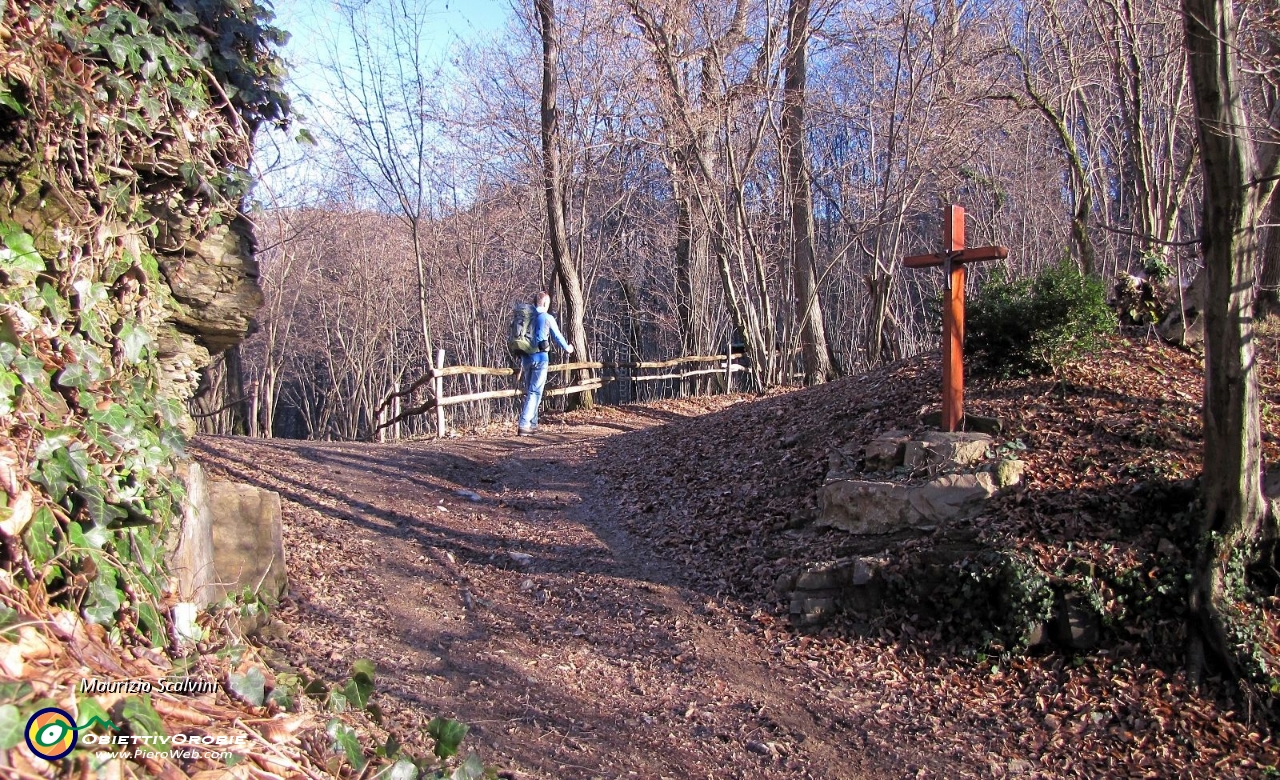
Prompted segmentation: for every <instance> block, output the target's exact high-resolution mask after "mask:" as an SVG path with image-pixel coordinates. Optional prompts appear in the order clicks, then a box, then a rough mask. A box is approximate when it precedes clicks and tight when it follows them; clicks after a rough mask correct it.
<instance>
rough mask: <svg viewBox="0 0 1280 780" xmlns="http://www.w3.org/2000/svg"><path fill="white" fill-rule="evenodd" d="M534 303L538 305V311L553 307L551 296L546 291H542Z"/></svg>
mask: <svg viewBox="0 0 1280 780" xmlns="http://www.w3.org/2000/svg"><path fill="white" fill-rule="evenodd" d="M533 305H534V306H536V307H537V309H538V311H546V310H547V309H549V308H551V296H550V295H547V294H546V293H545V292H540V293H538V297H536V298H534V299H533Z"/></svg>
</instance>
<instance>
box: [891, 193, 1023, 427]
mask: <svg viewBox="0 0 1280 780" xmlns="http://www.w3.org/2000/svg"><path fill="white" fill-rule="evenodd" d="M1008 256H1009V250H1008V249H1006V248H1005V247H1002V246H984V247H975V248H973V249H965V246H964V207H963V206H955V205H952V206H948V207H947V208H946V210H945V211H944V212H943V219H942V251H941V252H936V253H934V254H931V255H912V256H911V257H908V258H906V259H905V260H903V262H902V264H903V265H904V266H906V267H907V268H929V267H931V266H936V265H940V266H942V271H943V285H944V286H945V300H944V301H943V305H942V429H943V430H944V431H948V432H955V431H958V430H960V428H961V426H962V425H963V423H964V287H965V281H966V277H967V273H966V271H965V265H966V264H967V263H976V262H981V261H984V260H1003V259H1004V258H1006V257H1008Z"/></svg>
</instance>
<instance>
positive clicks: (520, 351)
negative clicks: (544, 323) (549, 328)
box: [507, 303, 538, 357]
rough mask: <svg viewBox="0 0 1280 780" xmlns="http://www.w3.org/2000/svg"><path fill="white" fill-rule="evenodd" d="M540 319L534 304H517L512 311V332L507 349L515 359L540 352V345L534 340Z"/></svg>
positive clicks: (508, 335) (509, 335) (509, 334)
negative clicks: (537, 321)
mask: <svg viewBox="0 0 1280 780" xmlns="http://www.w3.org/2000/svg"><path fill="white" fill-rule="evenodd" d="M537 318H538V310H537V309H535V308H534V306H533V304H532V303H517V304H516V305H515V308H513V309H512V310H511V330H510V332H509V333H508V334H507V349H508V350H509V351H510V352H511V354H512V355H514V356H515V357H522V356H524V355H532V354H534V353H536V352H537V351H538V343H537V342H536V341H534V340H533V337H534V333H533V326H534V322H535V321H536V320H537Z"/></svg>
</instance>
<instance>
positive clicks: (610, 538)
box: [196, 402, 953, 778]
mask: <svg viewBox="0 0 1280 780" xmlns="http://www.w3.org/2000/svg"><path fill="white" fill-rule="evenodd" d="M721 403H723V402H721ZM704 410H705V407H700V406H697V405H684V406H682V405H680V404H669V405H667V408H665V409H640V408H636V409H633V410H631V411H629V412H620V411H617V410H606V411H604V412H603V413H602V414H600V415H596V416H595V417H594V421H593V422H590V423H580V424H559V425H546V424H544V426H543V431H544V432H542V433H540V434H539V435H538V436H537V437H535V438H521V439H517V438H514V437H510V436H492V437H474V438H464V439H452V440H445V441H441V442H436V441H429V442H415V443H407V444H398V445H370V444H351V443H317V442H294V441H280V440H276V441H261V440H250V439H243V438H221V437H205V438H201V439H200V440H199V441H198V442H197V444H196V449H197V451H198V453H199V454H200V456H201V459H202V460H203V461H204V462H205V464H206V465H207V466H208V467H209V468H210V470H211V471H212V472H213V473H214V475H215V476H225V477H228V478H231V479H235V480H238V481H243V482H248V483H251V484H256V485H259V486H261V487H265V488H268V489H271V490H275V491H278V492H279V493H280V494H281V496H282V498H283V500H284V517H285V544H286V549H287V554H288V556H289V569H290V577H291V583H292V584H291V597H290V599H289V601H288V603H287V604H286V605H285V606H284V607H283V608H282V609H281V610H280V611H279V612H278V616H279V618H280V620H279V624H278V625H277V627H276V628H275V630H274V632H273V635H272V637H271V638H270V639H269V640H268V641H269V643H270V644H272V645H274V646H275V647H276V649H278V650H280V651H281V654H282V655H283V657H284V658H285V659H287V660H288V661H289V662H290V663H292V664H294V665H297V666H298V667H299V668H301V669H302V670H303V671H304V672H306V673H307V674H308V675H310V676H318V677H321V678H325V679H331V680H339V679H342V678H344V677H345V675H346V674H347V673H348V672H349V669H350V665H351V662H352V661H354V660H356V659H358V658H368V659H371V660H373V661H374V662H375V663H376V664H377V668H378V673H379V678H378V681H377V686H378V694H377V696H376V699H375V700H376V701H377V702H378V703H379V704H380V705H381V707H382V709H383V710H384V711H385V712H386V714H387V722H388V723H389V724H390V726H391V728H392V730H394V731H395V732H396V734H397V736H398V737H399V738H400V739H401V740H402V741H403V742H405V743H406V744H409V745H411V746H412V747H414V748H416V750H417V752H418V753H419V754H425V753H427V752H428V751H429V748H428V745H427V740H426V739H425V735H424V731H425V725H426V723H427V721H428V720H429V719H430V718H431V717H433V716H435V715H444V716H450V717H454V718H457V719H459V720H462V721H464V722H466V723H467V724H469V725H470V727H471V731H470V734H469V735H468V737H467V739H466V741H465V742H464V749H465V748H467V747H469V748H471V749H475V750H476V751H477V752H478V753H479V754H480V755H481V757H482V758H483V759H484V761H485V763H486V764H487V765H492V766H497V767H499V768H501V769H503V770H506V774H507V776H510V777H547V778H552V777H554V778H594V777H609V778H614V777H640V778H661V777H670V778H700V777H708V778H712V777H714V778H724V777H742V778H784V777H785V778H800V777H814V778H862V777H889V776H895V777H901V776H916V772H917V770H920V771H921V773H922V774H927V775H929V776H937V775H943V774H945V775H951V774H953V773H951V772H948V771H947V766H946V764H945V762H942V761H940V760H939V759H934V758H929V759H927V760H922V759H921V758H920V757H919V756H918V755H916V752H917V751H914V750H911V749H904V750H902V751H897V750H895V749H893V748H892V747H891V746H892V745H893V744H894V740H893V738H892V734H891V733H883V734H878V735H877V737H878V738H877V739H876V740H874V742H875V743H876V744H868V742H867V740H866V733H865V732H864V731H863V730H862V729H861V728H860V727H859V726H857V725H856V724H855V723H853V722H851V721H849V720H848V719H847V718H846V717H845V716H846V715H847V714H848V711H847V708H846V707H844V706H843V705H842V703H841V697H839V696H824V695H822V692H821V690H820V688H821V686H816V685H815V684H814V683H815V681H814V680H813V679H809V677H810V674H809V672H810V668H809V666H807V665H806V664H804V663H797V662H796V660H795V659H794V658H784V657H783V654H782V653H781V652H780V651H779V650H778V649H777V648H776V647H774V644H775V643H773V642H771V641H766V639H772V638H773V632H771V631H768V630H767V629H765V628H762V625H761V622H760V621H759V620H753V619H751V615H750V614H743V613H742V611H741V608H740V605H738V604H736V603H731V602H729V601H728V600H727V599H726V598H725V597H724V596H723V595H721V594H718V593H716V592H714V591H713V590H711V589H709V588H707V587H705V586H694V585H693V584H691V583H692V582H693V579H694V578H692V577H689V576H686V574H687V573H686V571H685V570H684V568H683V566H682V565H679V564H677V563H673V561H672V560H671V558H670V557H668V556H664V555H661V554H655V551H654V549H653V548H652V547H650V546H649V545H648V544H647V543H646V542H645V541H642V540H640V539H638V538H636V537H634V536H632V535H631V534H630V533H629V532H628V531H627V530H625V523H624V522H623V520H622V517H621V509H620V506H619V502H618V501H617V500H616V498H615V496H614V495H613V494H612V492H611V491H610V490H609V489H608V488H607V486H606V485H605V484H604V482H603V478H602V477H601V476H600V475H599V474H597V473H596V470H595V468H596V464H595V462H594V461H593V460H592V457H593V455H594V454H595V451H596V447H597V445H598V444H599V442H600V441H601V439H603V438H606V437H616V436H619V435H626V434H627V432H629V431H634V430H636V429H640V428H646V427H651V426H654V425H655V424H658V423H669V422H672V421H673V420H678V419H679V418H680V417H681V416H682V415H684V414H692V413H697V412H701V411H704ZM671 430H673V432H674V431H676V430H678V426H675V427H673V428H672V429H671ZM641 456H642V453H636V457H637V458H639V457H641ZM522 556H529V557H528V558H524V557H522ZM704 574H705V573H704ZM698 579H699V580H700V581H701V580H704V579H705V578H704V577H700V578H698ZM757 617H758V618H760V617H763V616H760V615H757ZM764 622H765V623H766V624H767V623H768V622H769V619H768V618H764ZM846 693H847V692H846ZM886 746H890V747H886ZM926 769H928V770H929V771H927V772H925V770H926Z"/></svg>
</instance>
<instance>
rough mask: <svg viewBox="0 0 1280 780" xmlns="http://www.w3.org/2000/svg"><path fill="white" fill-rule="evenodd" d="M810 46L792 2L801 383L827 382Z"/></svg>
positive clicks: (789, 81) (789, 167) (790, 140)
mask: <svg viewBox="0 0 1280 780" xmlns="http://www.w3.org/2000/svg"><path fill="white" fill-rule="evenodd" d="M808 44H809V0H791V2H790V4H789V6H788V9H787V48H786V53H785V54H784V57H783V68H784V70H785V73H786V75H785V77H784V86H783V107H782V145H783V149H784V157H785V162H786V178H787V179H788V180H789V182H790V189H791V242H792V244H791V278H792V283H793V285H794V287H795V306H796V318H797V320H798V321H799V325H800V345H801V352H802V355H803V360H804V378H805V383H806V384H811V385H812V384H819V383H821V382H825V381H827V380H828V379H831V378H832V376H833V373H834V372H833V371H832V368H831V360H830V357H829V355H828V350H827V334H826V330H825V327H824V323H823V320H822V303H821V301H820V300H819V299H818V267H817V264H816V262H815V259H814V250H813V244H814V224H813V191H812V189H811V186H810V183H809V167H808V160H807V159H806V156H805V143H804V134H805V126H804V106H805V78H806V71H807V68H806V50H807V48H808Z"/></svg>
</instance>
